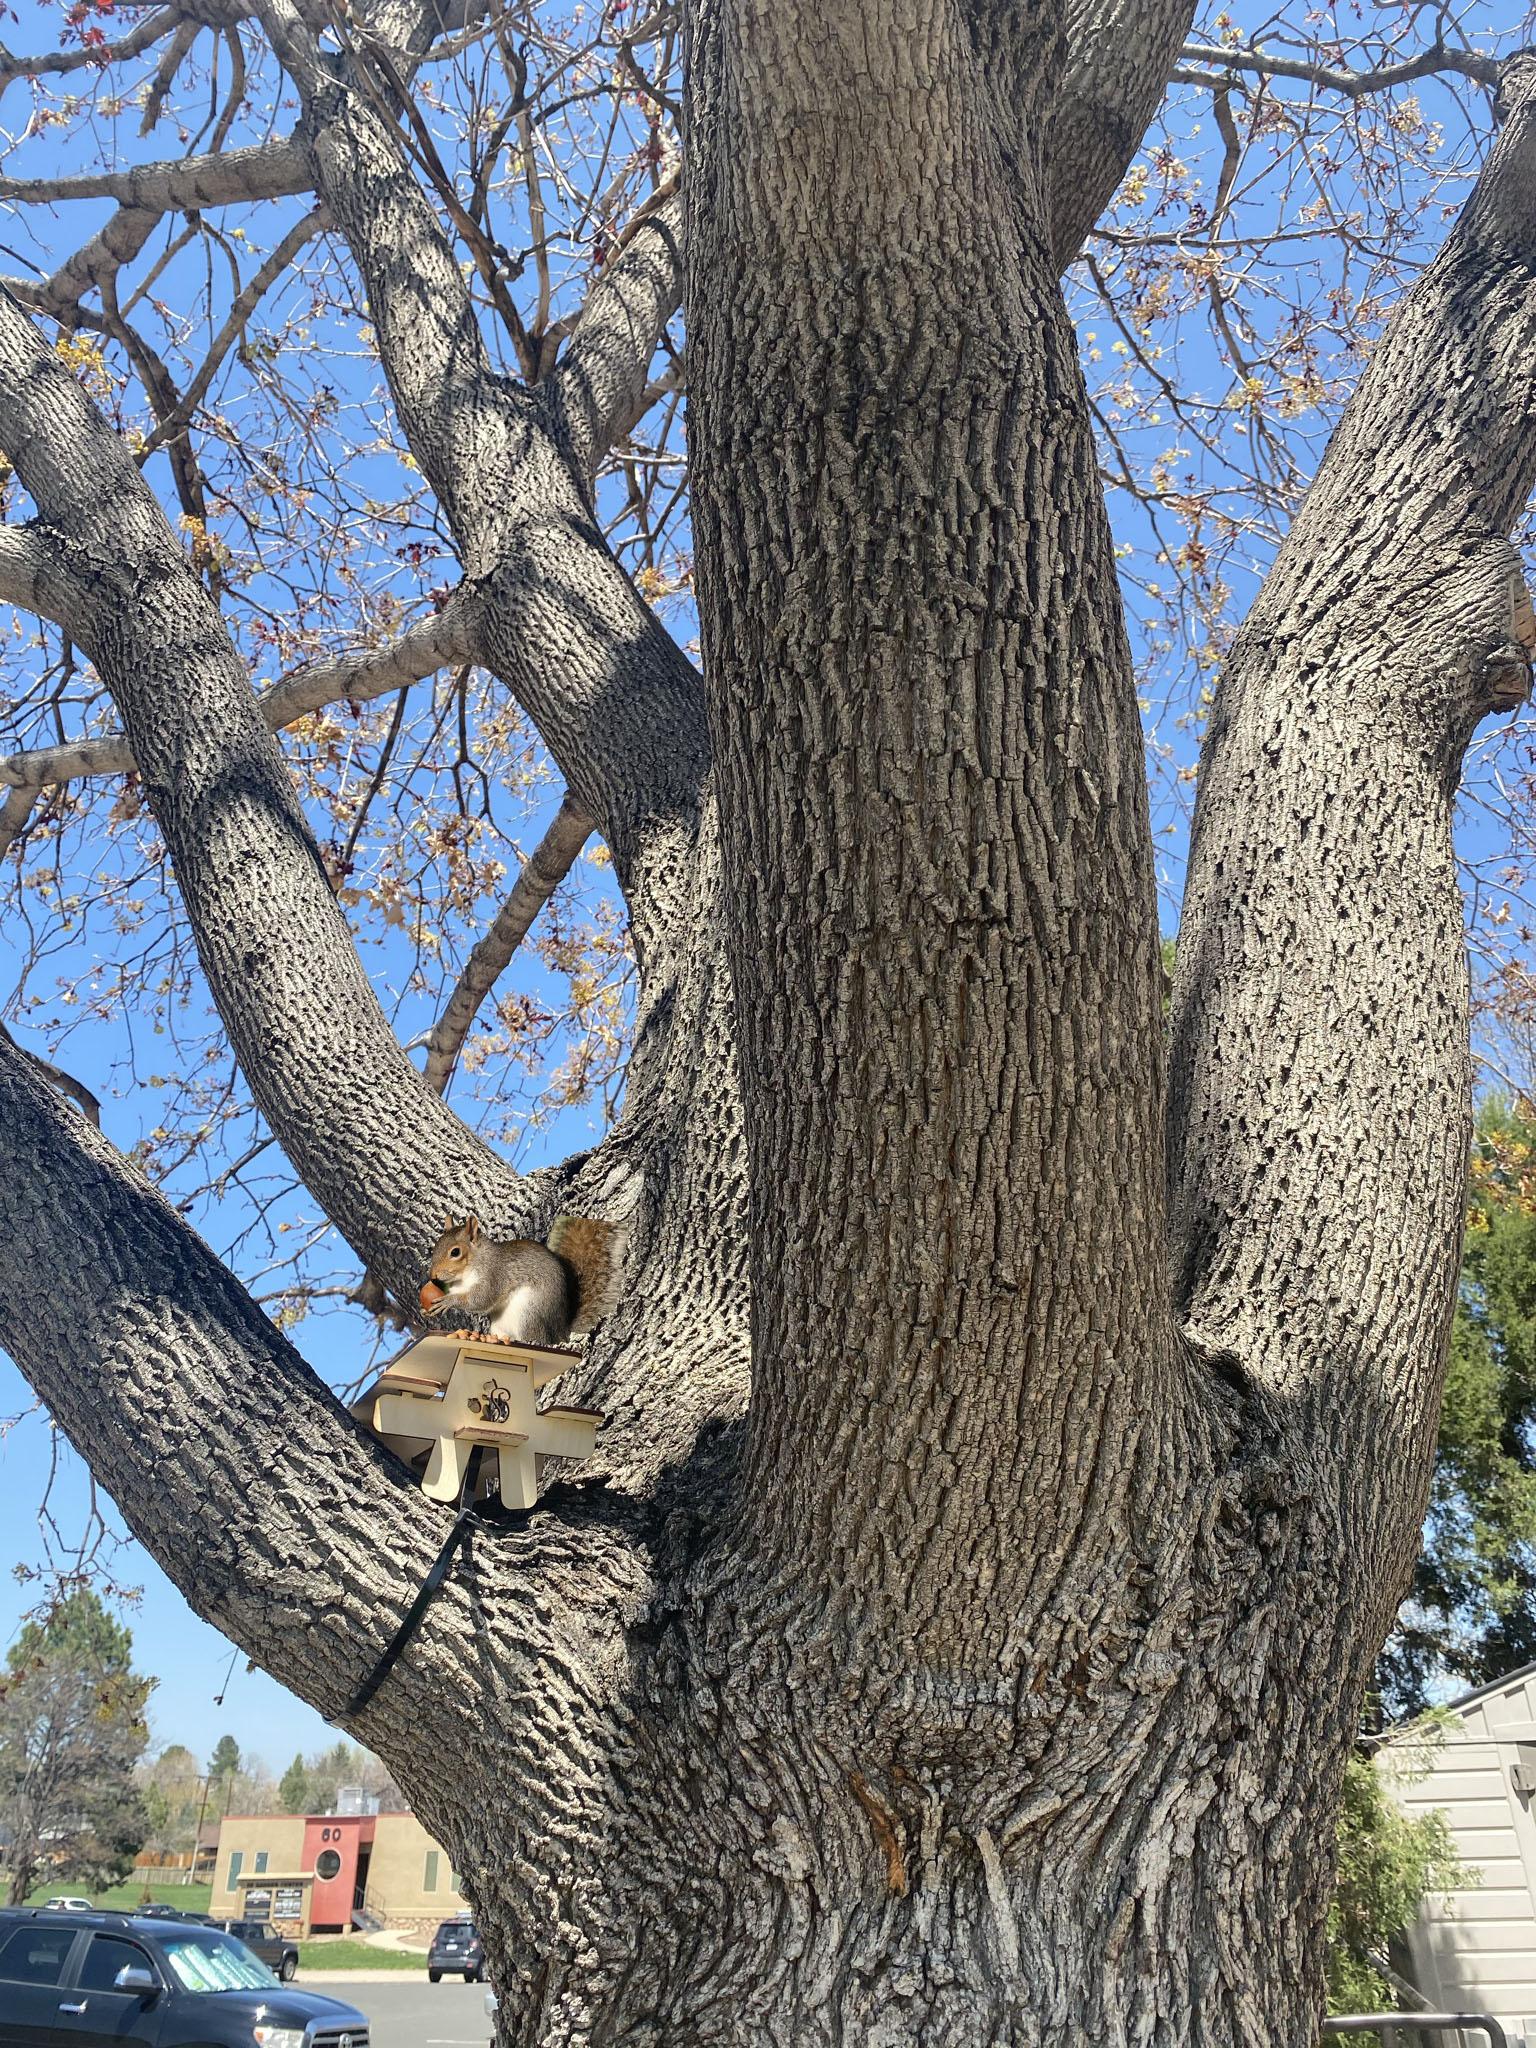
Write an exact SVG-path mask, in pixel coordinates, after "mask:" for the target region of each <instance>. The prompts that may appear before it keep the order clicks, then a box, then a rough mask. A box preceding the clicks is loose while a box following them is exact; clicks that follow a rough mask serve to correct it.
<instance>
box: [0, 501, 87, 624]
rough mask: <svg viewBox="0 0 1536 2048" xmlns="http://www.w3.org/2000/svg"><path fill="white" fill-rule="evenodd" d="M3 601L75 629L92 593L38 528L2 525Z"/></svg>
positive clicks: (0, 597)
mask: <svg viewBox="0 0 1536 2048" xmlns="http://www.w3.org/2000/svg"><path fill="white" fill-rule="evenodd" d="M0 604H12V605H15V606H16V608H17V609H18V610H19V611H25V612H36V614H37V615H38V617H39V618H43V619H51V620H52V621H53V622H54V624H55V625H62V626H65V627H68V628H70V629H71V630H73V624H74V622H77V621H79V620H80V619H81V618H82V616H83V615H84V614H86V613H87V611H88V609H89V605H90V593H89V591H88V590H87V589H86V588H85V587H84V586H83V585H82V584H81V583H79V582H78V581H77V580H76V579H75V578H74V577H73V576H72V575H71V574H70V573H69V570H68V569H67V567H66V565H65V559H64V556H63V554H62V553H61V551H60V550H59V549H58V548H57V547H55V546H54V545H53V544H52V541H51V539H50V536H49V535H48V534H46V533H45V532H43V531H42V530H41V529H40V528H39V527H37V526H36V525H27V526H0Z"/></svg>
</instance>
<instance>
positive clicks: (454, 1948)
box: [427, 1920, 485, 1984]
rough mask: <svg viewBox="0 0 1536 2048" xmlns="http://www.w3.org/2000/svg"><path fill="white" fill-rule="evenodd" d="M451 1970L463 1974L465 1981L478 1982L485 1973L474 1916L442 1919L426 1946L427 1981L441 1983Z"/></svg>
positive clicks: (468, 1982)
mask: <svg viewBox="0 0 1536 2048" xmlns="http://www.w3.org/2000/svg"><path fill="white" fill-rule="evenodd" d="M450 1972H451V1973H452V1974H453V1975H455V1976H459V1975H462V1976H463V1979H464V1982H465V1983H466V1984H478V1983H480V1982H481V1981H482V1980H483V1978H484V1976H485V1950H484V1949H483V1948H482V1947H481V1946H480V1937H479V1935H478V1934H476V1932H475V1923H474V1921H473V1920H445V1921H444V1922H443V1924H442V1926H441V1927H439V1928H438V1930H437V1932H436V1934H434V1935H433V1937H432V1946H431V1948H429V1949H428V1950H427V1977H428V1979H429V1981H430V1982H431V1983H433V1984H440V1983H441V1982H442V1980H443V1978H444V1976H445V1975H447V1974H449V1973H450Z"/></svg>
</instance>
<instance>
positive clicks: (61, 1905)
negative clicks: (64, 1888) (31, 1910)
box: [43, 1898, 96, 1913]
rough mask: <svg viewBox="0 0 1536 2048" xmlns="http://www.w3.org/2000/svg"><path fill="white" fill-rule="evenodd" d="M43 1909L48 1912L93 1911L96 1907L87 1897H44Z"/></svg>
mask: <svg viewBox="0 0 1536 2048" xmlns="http://www.w3.org/2000/svg"><path fill="white" fill-rule="evenodd" d="M43 1910H44V1911H45V1912H48V1913H94V1912H95V1910H96V1908H95V1907H94V1906H93V1905H92V1904H91V1902H90V1900H89V1899H64V1898H59V1899H44V1901H43Z"/></svg>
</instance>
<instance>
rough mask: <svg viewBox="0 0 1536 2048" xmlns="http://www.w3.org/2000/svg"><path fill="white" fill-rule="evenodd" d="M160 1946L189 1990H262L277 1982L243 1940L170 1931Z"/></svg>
mask: <svg viewBox="0 0 1536 2048" xmlns="http://www.w3.org/2000/svg"><path fill="white" fill-rule="evenodd" d="M161 1948H162V1953H163V1954H164V1956H165V1960H166V1961H167V1962H168V1963H169V1964H170V1966H171V1972H172V1975H173V1976H174V1977H175V1979H176V1982H177V1983H178V1984H180V1985H182V1986H183V1987H184V1989H186V1990H188V1991H265V1990H266V1989H267V1987H268V1986H269V1985H272V1984H276V1982H277V1979H276V1978H275V1977H274V1976H273V1974H272V1972H271V1971H270V1970H269V1969H268V1968H267V1966H266V1964H265V1963H259V1962H258V1961H257V1960H256V1958H255V1956H253V1955H252V1954H251V1952H250V1950H249V1949H248V1948H247V1947H246V1946H245V1944H244V1943H243V1942H239V1941H231V1940H230V1939H229V1938H228V1936H226V1935H223V1934H205V1935H203V1936H202V1937H201V1938H199V1937H198V1936H196V1935H191V1934H189V1935H173V1936H171V1937H170V1938H169V1939H168V1940H166V1941H164V1942H163V1943H162V1944H161Z"/></svg>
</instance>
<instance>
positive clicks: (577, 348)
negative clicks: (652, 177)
mask: <svg viewBox="0 0 1536 2048" xmlns="http://www.w3.org/2000/svg"><path fill="white" fill-rule="evenodd" d="M652 209H654V210H652ZM682 233H683V207H682V198H681V195H680V194H677V193H674V192H670V191H669V192H667V193H665V194H662V195H658V198H657V200H656V201H653V202H652V207H651V208H647V210H646V211H645V212H644V213H643V214H641V215H640V216H638V217H637V218H636V219H635V220H634V221H632V222H631V223H630V224H629V227H628V228H627V229H626V230H625V246H624V247H623V248H622V249H621V250H620V251H619V252H618V253H617V254H616V255H615V256H614V257H612V258H611V259H610V261H609V263H608V265H607V267H606V268H605V269H604V270H603V272H602V275H601V276H600V277H599V278H598V279H597V281H596V283H595V284H594V285H593V287H592V289H591V292H590V293H589V294H588V297H587V303H586V305H585V306H584V307H583V308H582V311H581V318H580V319H579V320H578V322H577V323H576V328H575V331H574V332H573V334H572V335H571V338H570V340H569V342H568V343H567V344H566V347H565V350H564V352H563V353H562V355H561V358H560V362H559V364H558V366H557V368H556V369H555V371H554V373H553V375H552V376H551V377H550V378H549V379H548V381H547V390H548V402H549V405H550V410H551V412H552V414H553V416H554V418H555V420H556V423H557V426H558V427H559V429H560V431H561V432H562V433H563V434H564V436H565V438H566V441H567V443H568V445H569V447H570V451H571V459H572V461H573V462H574V463H575V465H576V467H577V469H578V471H579V472H580V473H581V475H583V476H585V477H588V478H590V477H591V476H593V475H594V474H595V473H596V470H597V467H598V464H599V463H600V462H601V461H602V459H603V457H604V455H606V454H607V452H608V450H609V448H610V447H611V446H612V445H613V441H614V437H615V435H616V434H618V433H621V432H623V431H625V430H626V429H627V427H628V426H629V424H630V422H631V421H632V420H633V418H634V416H635V408H636V406H637V405H638V404H639V401H640V399H641V397H642V395H643V393H644V391H645V388H646V379H647V377H648V376H649V374H650V368H651V364H652V362H653V361H654V359H655V355H656V348H657V344H658V343H659V342H660V340H661V337H662V335H663V333H664V332H665V331H666V325H667V322H668V321H669V320H670V319H671V317H672V315H673V314H674V313H675V312H676V311H677V309H678V307H679V306H680V305H681V304H682V297H683V250H682Z"/></svg>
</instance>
